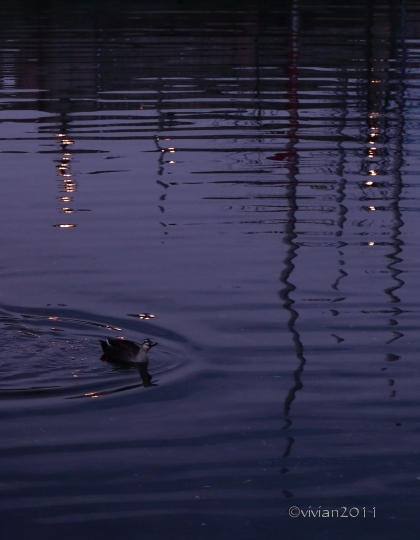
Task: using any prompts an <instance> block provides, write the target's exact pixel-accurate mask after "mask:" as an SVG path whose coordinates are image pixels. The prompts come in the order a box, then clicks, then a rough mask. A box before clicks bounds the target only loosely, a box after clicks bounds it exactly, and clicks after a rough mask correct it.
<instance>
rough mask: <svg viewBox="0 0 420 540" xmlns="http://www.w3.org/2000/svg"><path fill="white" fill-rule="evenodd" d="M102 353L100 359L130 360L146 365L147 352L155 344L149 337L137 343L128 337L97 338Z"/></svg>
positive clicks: (147, 360) (147, 359)
mask: <svg viewBox="0 0 420 540" xmlns="http://www.w3.org/2000/svg"><path fill="white" fill-rule="evenodd" d="M99 342H100V344H101V347H102V351H103V353H104V354H103V355H102V356H101V360H107V361H109V362H130V363H135V364H143V365H146V364H147V363H148V362H149V357H148V356H147V353H148V352H149V350H150V349H151V348H152V347H154V346H155V345H157V342H156V341H152V340H151V339H149V338H145V339H143V341H142V342H141V344H140V345H139V344H138V343H136V342H135V341H130V340H129V339H111V338H108V339H106V340H103V339H100V340H99Z"/></svg>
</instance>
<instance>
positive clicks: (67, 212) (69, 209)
mask: <svg viewBox="0 0 420 540" xmlns="http://www.w3.org/2000/svg"><path fill="white" fill-rule="evenodd" d="M61 211H62V212H64V213H65V214H73V213H74V210H73V208H62V209H61Z"/></svg>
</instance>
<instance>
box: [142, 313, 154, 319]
mask: <svg viewBox="0 0 420 540" xmlns="http://www.w3.org/2000/svg"><path fill="white" fill-rule="evenodd" d="M155 317H156V315H153V313H139V314H138V318H139V319H144V320H148V319H154V318H155Z"/></svg>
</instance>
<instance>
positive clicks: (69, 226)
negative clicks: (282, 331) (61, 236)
mask: <svg viewBox="0 0 420 540" xmlns="http://www.w3.org/2000/svg"><path fill="white" fill-rule="evenodd" d="M54 227H58V228H59V229H72V228H73V227H76V225H75V224H74V223H57V224H56V225H54Z"/></svg>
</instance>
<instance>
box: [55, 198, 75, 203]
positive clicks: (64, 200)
mask: <svg viewBox="0 0 420 540" xmlns="http://www.w3.org/2000/svg"><path fill="white" fill-rule="evenodd" d="M58 200H59V201H62V202H70V201H72V200H73V197H58Z"/></svg>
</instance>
